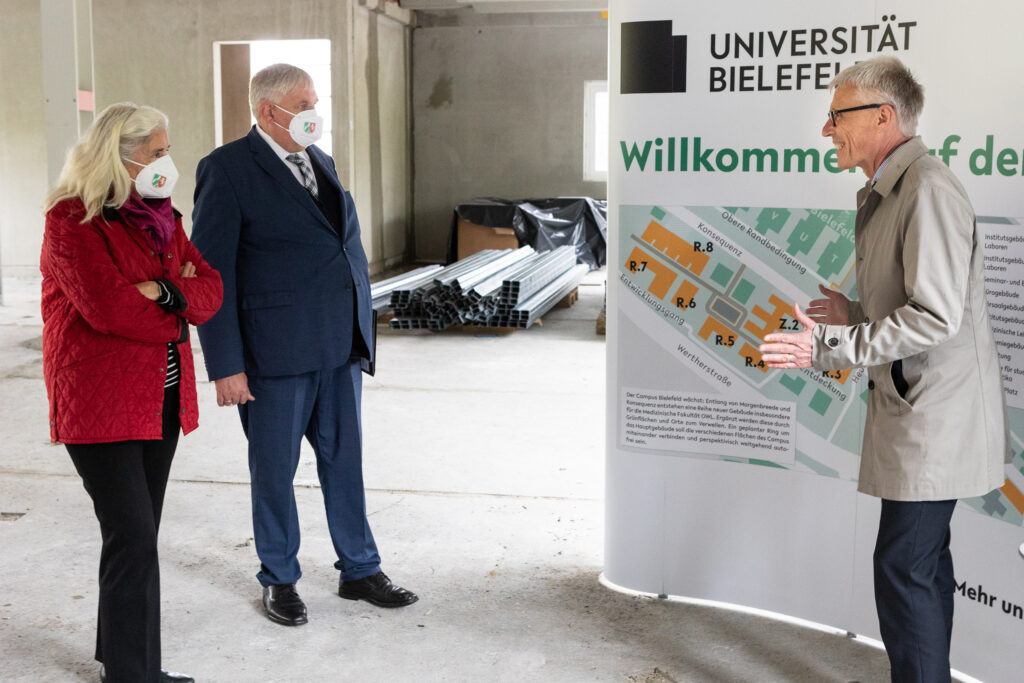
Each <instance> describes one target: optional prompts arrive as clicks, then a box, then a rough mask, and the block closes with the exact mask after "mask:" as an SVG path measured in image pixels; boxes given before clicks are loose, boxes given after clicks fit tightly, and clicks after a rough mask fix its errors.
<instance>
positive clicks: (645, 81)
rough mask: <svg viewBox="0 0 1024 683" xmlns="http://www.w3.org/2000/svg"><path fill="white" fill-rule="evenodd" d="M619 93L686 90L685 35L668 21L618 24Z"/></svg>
mask: <svg viewBox="0 0 1024 683" xmlns="http://www.w3.org/2000/svg"><path fill="white" fill-rule="evenodd" d="M621 38H622V59H621V62H622V73H621V77H620V80H621V93H622V94H623V95H633V94H639V93H658V92H686V36H674V35H672V21H671V20H664V21H630V22H625V23H623V24H622V34H621Z"/></svg>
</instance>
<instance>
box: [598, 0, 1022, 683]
mask: <svg viewBox="0 0 1024 683" xmlns="http://www.w3.org/2000/svg"><path fill="white" fill-rule="evenodd" d="M610 5H611V7H610V26H609V28H610V48H611V49H610V60H609V64H610V81H609V91H610V94H611V100H610V101H611V111H610V121H611V150H610V154H611V156H610V159H611V162H610V174H609V225H610V231H609V261H608V263H609V267H608V279H609V287H608V299H609V301H608V303H609V311H610V314H609V327H608V378H609V381H608V383H607V387H608V397H607V399H608V403H607V411H608V423H607V424H608V431H607V496H606V506H607V507H606V517H607V519H606V539H605V544H606V547H605V557H606V561H605V572H604V577H605V579H606V581H608V582H609V583H611V584H614V585H617V586H621V587H624V588H628V589H632V590H637V591H643V592H649V593H656V594H663V595H673V596H685V597H692V598H700V599H707V600H716V601H722V602H727V603H734V604H736V605H742V606H747V607H753V608H758V609H764V610H769V611H773V612H778V613H782V614H786V615H790V616H794V617H798V618H802V619H807V620H811V621H814V622H819V623H822V624H827V625H830V626H834V627H837V628H841V629H846V630H848V631H851V632H853V633H857V634H862V635H865V636H868V637H871V638H878V637H879V636H878V623H877V618H876V616H875V607H874V597H873V591H872V565H871V554H872V549H873V546H874V537H875V534H876V532H877V528H878V510H879V503H878V500H877V499H874V498H870V497H867V496H864V495H861V494H859V493H857V491H856V486H857V482H856V480H857V473H858V466H859V459H860V448H861V439H862V431H863V427H864V418H865V413H866V405H867V404H866V397H865V392H866V384H867V382H866V378H865V373H864V372H863V371H862V370H844V371H838V372H827V373H823V372H821V371H816V370H813V369H807V370H802V371H774V370H768V369H766V368H765V367H764V366H763V364H762V363H761V359H760V355H759V353H758V351H757V347H758V344H760V343H761V339H762V338H763V336H764V335H765V334H767V333H769V332H773V331H776V330H795V329H798V326H797V324H796V322H795V321H794V320H793V315H792V309H793V304H794V303H799V304H800V305H801V306H803V305H804V304H806V303H807V302H808V301H809V300H810V299H812V298H819V297H820V295H819V294H818V286H819V285H824V286H826V287H831V288H833V289H837V290H839V291H842V292H844V293H845V294H847V295H848V296H850V297H851V298H856V294H857V283H856V281H855V278H854V259H855V255H854V235H853V230H854V215H855V210H856V206H855V194H856V192H857V190H858V189H860V188H861V187H862V186H863V184H864V183H865V181H866V178H865V177H864V175H863V172H862V171H861V170H860V169H854V170H852V171H842V170H840V169H839V168H838V166H837V164H836V152H835V150H834V149H833V147H832V145H831V142H830V141H829V140H828V139H826V138H823V137H822V136H821V130H822V127H823V126H824V123H825V120H826V112H827V111H828V109H829V105H830V102H831V92H830V90H829V87H828V84H829V82H830V80H831V79H832V78H833V76H835V74H836V73H837V72H838V71H840V70H841V69H843V68H845V67H847V66H850V65H852V64H854V63H855V62H857V61H859V60H863V59H867V58H870V57H873V56H876V55H894V56H896V57H899V58H900V59H901V60H903V61H904V63H905V64H907V66H909V67H910V69H911V70H912V71H913V72H914V73H915V75H916V76H917V77H918V79H919V80H920V81H921V83H922V84H923V85H924V88H925V97H926V100H925V106H924V111H923V114H922V116H921V120H920V126H919V133H920V134H921V136H922V138H923V140H924V142H925V143H926V144H927V145H928V146H929V147H930V150H931V153H932V154H934V155H935V156H937V157H938V158H940V159H941V160H942V161H943V162H945V163H946V164H948V165H949V167H950V168H951V169H952V170H953V172H954V173H955V174H956V175H957V177H958V178H959V179H960V180H961V181H962V182H963V184H964V186H965V187H966V188H967V191H968V194H969V195H970V197H971V200H972V202H973V204H974V208H975V211H976V213H977V215H978V222H979V224H980V225H981V226H982V227H983V232H984V236H985V239H984V245H983V248H984V253H985V258H986V285H987V292H988V301H989V312H990V315H991V319H992V323H993V326H994V329H995V333H996V339H997V342H998V344H999V351H1000V360H1001V362H1002V368H1003V379H1004V383H1005V388H1006V393H1007V396H1006V398H1007V404H1008V406H1009V414H1010V420H1011V427H1012V432H1013V449H1014V460H1013V463H1012V464H1011V465H1008V466H1007V467H1006V477H1007V478H1006V482H1005V485H1004V486H1003V487H1002V488H1001V489H999V490H996V491H993V492H992V493H990V494H988V495H986V496H983V497H981V498H977V499H970V500H964V501H962V502H961V503H960V504H958V506H957V510H956V513H955V514H954V517H953V538H952V547H953V558H954V563H955V567H956V577H957V592H956V616H955V620H954V633H953V649H952V653H951V657H952V664H953V666H954V667H955V668H957V669H959V670H961V671H963V672H965V673H968V674H970V675H972V676H976V677H979V678H982V679H984V680H986V681H1016V680H1020V677H1021V671H1024V650H1022V649H1021V647H1020V643H1021V642H1024V557H1022V555H1021V551H1020V549H1019V548H1020V546H1021V543H1022V542H1024V528H1022V527H1024V473H1022V472H1024V455H1022V450H1024V443H1022V442H1024V297H1022V293H1024V287H1022V286H1021V280H1022V277H1024V229H1022V227H1021V223H1022V222H1024V127H1022V125H1021V123H1020V122H1021V121H1022V120H1024V87H1022V86H1021V85H1020V74H1021V73H1022V69H1024V51H1022V50H1021V48H1020V37H1019V31H1020V27H1021V26H1024V5H1021V4H1020V3H1017V2H1011V1H1010V0H1000V1H995V0H982V1H979V2H972V3H967V2H952V1H950V0H927V1H925V0H892V1H891V2H866V1H860V0H848V1H847V2H843V3H764V2H754V1H753V0H743V1H740V0H737V1H726V2H719V3H691V2H685V3H684V2H678V1H676V0H611V3H610ZM976 409H977V407H976V406H971V405H965V406H964V410H965V411H969V410H976Z"/></svg>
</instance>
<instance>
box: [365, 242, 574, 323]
mask: <svg viewBox="0 0 1024 683" xmlns="http://www.w3.org/2000/svg"><path fill="white" fill-rule="evenodd" d="M588 270H589V268H588V267H587V266H586V265H581V266H577V265H576V254H575V250H574V249H573V247H571V246H563V247H559V248H558V249H555V250H553V251H549V252H545V253H543V254H538V253H536V252H534V250H533V249H532V248H531V247H522V248H520V249H505V250H493V249H491V250H486V251H481V252H478V253H476V254H473V255H472V256H470V257H468V258H465V259H462V260H461V261H457V262H455V263H453V264H452V265H450V266H448V267H447V268H444V269H442V270H438V271H435V272H433V273H429V274H427V275H426V280H424V279H422V277H417V278H413V277H409V278H408V279H407V281H406V282H404V283H398V284H397V285H396V286H393V287H391V288H390V290H389V291H390V305H391V308H392V309H393V310H394V315H395V317H394V318H393V319H392V320H391V327H393V328H395V329H401V330H419V329H429V330H443V329H446V328H447V327H449V326H450V325H453V324H461V325H477V326H483V327H520V328H526V327H529V326H530V325H532V324H533V322H534V321H536V319H537V318H539V317H540V316H541V315H543V314H544V313H546V312H547V311H548V310H550V309H551V307H553V306H554V305H555V304H556V303H558V301H560V300H561V299H562V298H563V297H564V296H565V295H566V294H568V293H569V292H571V291H572V290H573V289H574V288H575V287H577V286H578V285H579V283H580V281H581V280H582V279H583V276H584V275H585V274H586V273H587V271H588ZM414 272H415V271H414ZM407 275H409V276H411V275H412V274H411V273H410V274H407ZM395 279H396V278H393V280H395ZM387 282H390V281H387ZM570 283H571V284H570ZM379 284H380V285H383V284H384V283H379ZM562 290H565V291H563V292H562V293H561V294H559V295H558V296H555V294H556V293H557V292H559V291H562ZM373 292H374V301H375V302H376V301H377V300H378V296H377V285H375V286H374V288H373ZM382 296H383V294H382ZM375 307H376V303H375Z"/></svg>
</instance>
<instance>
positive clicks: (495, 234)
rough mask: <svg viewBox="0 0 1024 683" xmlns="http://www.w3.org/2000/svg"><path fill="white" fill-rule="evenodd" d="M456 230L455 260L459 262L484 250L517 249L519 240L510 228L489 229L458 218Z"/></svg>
mask: <svg viewBox="0 0 1024 683" xmlns="http://www.w3.org/2000/svg"><path fill="white" fill-rule="evenodd" d="M457 230H458V232H457V237H456V239H457V240H458V245H459V248H458V253H457V258H458V259H459V260H460V261H461V260H462V259H464V258H466V257H467V256H471V255H473V254H475V253H477V252H478V251H483V250H484V249H518V248H519V239H518V238H517V237H516V231H515V230H513V229H512V228H489V227H487V226H486V225H477V224H476V223H472V222H470V221H467V220H466V219H465V218H460V219H459V223H458V228H457Z"/></svg>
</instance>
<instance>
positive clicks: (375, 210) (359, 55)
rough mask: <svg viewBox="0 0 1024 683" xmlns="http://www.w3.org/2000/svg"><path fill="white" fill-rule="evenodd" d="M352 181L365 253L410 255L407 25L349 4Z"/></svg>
mask: <svg viewBox="0 0 1024 683" xmlns="http://www.w3.org/2000/svg"><path fill="white" fill-rule="evenodd" d="M355 29H356V30H355V55H356V61H355V64H354V69H353V71H354V73H353V80H352V83H353V86H354V91H355V92H354V94H355V96H354V98H353V101H354V105H355V119H354V120H355V122H356V123H357V125H358V126H359V128H358V131H357V135H356V136H355V150H354V152H355V154H354V158H355V168H356V174H355V184H354V187H353V190H352V193H353V197H354V198H355V201H356V208H357V209H358V211H359V219H360V223H361V226H362V230H363V242H364V245H365V246H366V249H367V253H373V254H375V255H376V256H377V257H378V259H379V260H380V261H381V262H382V264H383V266H386V267H389V266H392V265H394V264H396V263H400V262H403V261H405V260H408V259H411V258H412V257H413V253H412V149H411V137H410V135H409V128H410V125H411V120H410V107H409V83H410V79H411V74H410V68H411V61H410V60H411V51H412V29H411V28H410V27H409V26H408V25H407V24H404V23H402V22H401V21H396V20H395V19H393V18H391V17H388V16H386V15H384V14H381V13H379V12H372V11H370V10H368V9H367V8H364V7H357V8H356V10H355Z"/></svg>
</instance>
